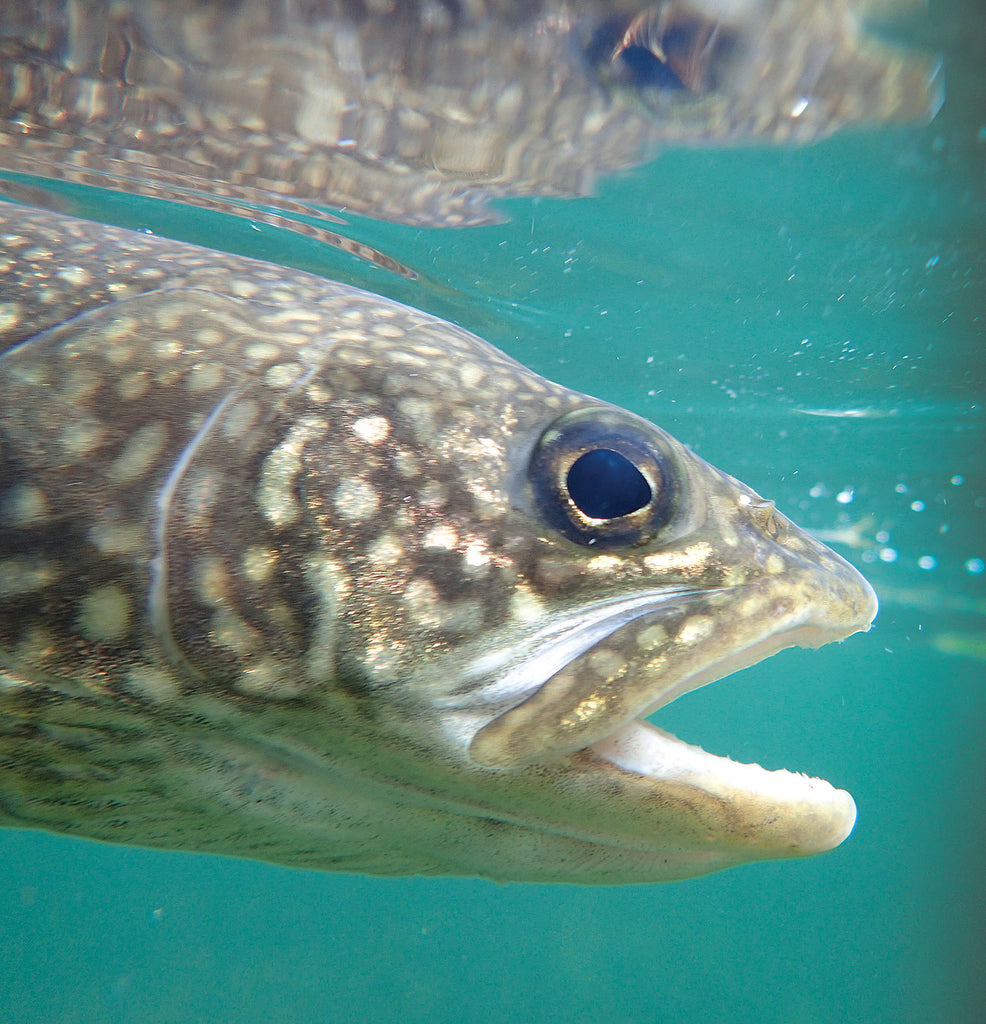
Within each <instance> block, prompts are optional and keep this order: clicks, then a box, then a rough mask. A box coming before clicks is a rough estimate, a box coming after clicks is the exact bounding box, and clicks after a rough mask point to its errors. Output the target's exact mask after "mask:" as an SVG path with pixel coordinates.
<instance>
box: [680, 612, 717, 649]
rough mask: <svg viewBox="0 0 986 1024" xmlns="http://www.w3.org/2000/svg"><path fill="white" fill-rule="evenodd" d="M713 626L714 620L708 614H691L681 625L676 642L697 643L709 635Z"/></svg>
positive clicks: (714, 626) (714, 625)
mask: <svg viewBox="0 0 986 1024" xmlns="http://www.w3.org/2000/svg"><path fill="white" fill-rule="evenodd" d="M715 628H716V624H715V620H714V619H713V618H712V617H711V616H710V615H693V616H692V617H691V618H690V619H688V621H687V622H686V623H685V624H684V625H683V626H682V627H681V630H680V631H679V633H678V643H681V644H697V643H699V642H700V641H702V640H705V639H707V638H708V637H710V636H711V635H712V632H713V630H714V629H715Z"/></svg>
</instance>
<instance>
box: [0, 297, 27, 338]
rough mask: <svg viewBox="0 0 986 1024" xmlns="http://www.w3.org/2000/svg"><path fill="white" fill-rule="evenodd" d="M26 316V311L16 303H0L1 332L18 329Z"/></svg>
mask: <svg viewBox="0 0 986 1024" xmlns="http://www.w3.org/2000/svg"><path fill="white" fill-rule="evenodd" d="M23 316H24V310H23V309H22V308H21V306H20V305H19V304H18V303H16V302H4V303H0V331H8V330H10V329H11V328H14V327H16V326H17V325H18V324H19V323H20V322H21V318H22V317H23Z"/></svg>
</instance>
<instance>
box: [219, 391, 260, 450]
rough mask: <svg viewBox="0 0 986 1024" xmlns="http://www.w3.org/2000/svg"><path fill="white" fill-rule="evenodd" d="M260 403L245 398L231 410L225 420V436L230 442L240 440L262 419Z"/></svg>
mask: <svg viewBox="0 0 986 1024" xmlns="http://www.w3.org/2000/svg"><path fill="white" fill-rule="evenodd" d="M260 411H261V409H260V403H259V402H255V401H254V400H253V399H252V398H244V399H243V400H242V401H240V402H237V403H236V405H234V406H233V408H231V409H229V410H228V411H227V413H226V415H225V417H224V418H223V425H222V432H223V436H224V437H227V438H229V439H230V440H233V441H235V440H239V439H240V438H241V437H243V436H244V434H246V432H247V431H248V430H250V428H251V427H253V426H254V424H256V422H257V420H258V419H259V418H260Z"/></svg>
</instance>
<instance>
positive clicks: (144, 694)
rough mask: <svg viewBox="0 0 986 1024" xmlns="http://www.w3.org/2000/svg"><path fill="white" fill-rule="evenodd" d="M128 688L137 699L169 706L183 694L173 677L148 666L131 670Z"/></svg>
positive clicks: (140, 666) (127, 683)
mask: <svg viewBox="0 0 986 1024" xmlns="http://www.w3.org/2000/svg"><path fill="white" fill-rule="evenodd" d="M126 686H127V689H128V690H129V691H130V692H131V693H132V694H133V695H134V696H135V697H137V698H138V699H140V700H144V701H149V702H150V703H152V704H168V703H170V702H171V701H173V700H176V699H177V698H178V696H179V695H180V692H181V691H180V690H179V689H178V687H177V685H176V684H175V681H174V679H172V677H171V676H169V675H167V674H166V673H164V672H159V671H158V670H157V669H156V668H151V667H150V666H148V665H137V666H135V667H134V668H132V669H130V670H129V671H128V672H127V682H126Z"/></svg>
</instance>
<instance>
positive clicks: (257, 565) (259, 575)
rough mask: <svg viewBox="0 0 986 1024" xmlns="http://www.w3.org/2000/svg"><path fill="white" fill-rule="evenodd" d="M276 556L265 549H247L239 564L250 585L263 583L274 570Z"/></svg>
mask: <svg viewBox="0 0 986 1024" xmlns="http://www.w3.org/2000/svg"><path fill="white" fill-rule="evenodd" d="M275 559H276V556H275V554H274V552H273V551H270V550H268V549H267V548H247V550H246V551H244V552H243V558H242V560H241V564H242V566H243V572H244V574H245V575H246V577H247V579H249V580H250V581H251V582H252V583H263V582H264V581H265V580H267V579H269V578H270V575H271V573H272V572H273V570H274V564H275Z"/></svg>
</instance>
